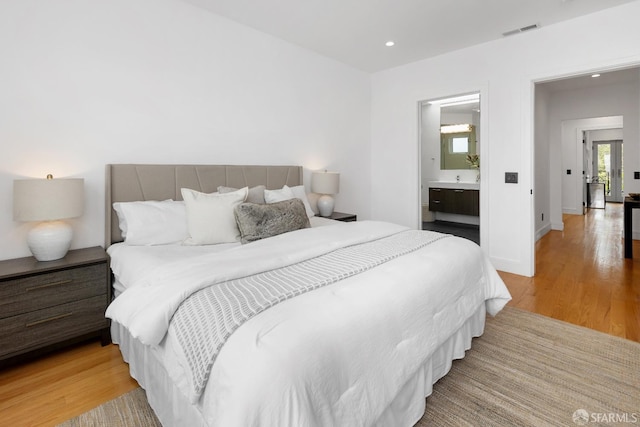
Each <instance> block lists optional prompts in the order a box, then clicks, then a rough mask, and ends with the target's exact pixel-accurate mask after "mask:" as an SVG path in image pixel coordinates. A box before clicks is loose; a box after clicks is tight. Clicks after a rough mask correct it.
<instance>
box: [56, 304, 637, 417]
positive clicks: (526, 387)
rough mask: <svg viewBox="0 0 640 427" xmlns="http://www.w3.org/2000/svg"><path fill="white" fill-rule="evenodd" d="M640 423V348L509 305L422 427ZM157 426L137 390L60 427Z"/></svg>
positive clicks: (460, 365)
mask: <svg viewBox="0 0 640 427" xmlns="http://www.w3.org/2000/svg"><path fill="white" fill-rule="evenodd" d="M465 425H466V426H505V427H507V426H509V427H512V426H575V425H588V426H594V425H603V426H614V425H640V344H639V343H635V342H632V341H628V340H624V339H621V338H617V337H612V336H609V335H606V334H603V333H600V332H595V331H592V330H590V329H586V328H582V327H579V326H574V325H570V324H568V323H565V322H560V321H557V320H553V319H550V318H548V317H543V316H539V315H536V314H532V313H528V312H526V311H522V310H518V309H515V308H510V307H507V308H505V309H504V310H503V311H502V312H501V313H500V314H498V316H497V317H496V318H488V319H487V326H486V329H485V333H484V335H483V336H482V337H480V338H476V339H474V340H473V347H472V349H471V350H469V351H467V354H466V356H465V358H464V359H461V360H457V361H454V362H453V367H452V368H451V371H450V372H449V374H448V375H447V376H445V377H444V378H442V379H441V380H440V381H438V382H437V383H436V384H435V385H434V390H433V394H432V395H431V396H429V398H427V410H426V412H425V415H424V417H423V418H422V419H421V420H420V421H419V422H418V423H417V424H416V427H426V426H456V427H457V426H465ZM77 426H83V427H85V426H109V427H119V426H123V427H124V426H126V427H130V426H131V427H133V426H136V427H157V426H160V423H159V422H158V420H157V419H156V418H155V416H154V415H153V411H152V410H151V408H149V405H148V404H147V401H146V397H145V394H144V391H143V390H142V389H136V390H134V391H132V392H129V393H127V394H125V395H123V396H120V397H118V398H117V399H114V400H112V401H109V402H107V403H105V404H103V405H101V406H99V407H97V408H95V409H93V410H91V411H89V412H87V413H85V414H82V415H80V416H79V417H76V418H73V419H71V420H69V421H67V422H65V423H63V424H60V426H59V427H77Z"/></svg>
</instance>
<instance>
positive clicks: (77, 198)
mask: <svg viewBox="0 0 640 427" xmlns="http://www.w3.org/2000/svg"><path fill="white" fill-rule="evenodd" d="M83 210H84V179H81V178H67V179H53V176H51V175H47V179H17V180H14V181H13V219H14V220H15V221H25V222H26V221H42V222H40V223H39V224H38V225H36V226H35V227H34V228H32V229H31V230H30V231H29V233H28V234H27V244H28V246H29V249H30V250H31V253H32V254H33V256H34V257H35V258H36V259H37V260H38V261H53V260H56V259H60V258H63V257H64V256H65V255H66V254H67V252H68V251H69V247H70V246H71V238H72V237H73V229H72V228H71V226H70V225H69V224H67V223H66V222H64V221H61V220H62V219H65V218H75V217H78V216H80V215H82V213H83Z"/></svg>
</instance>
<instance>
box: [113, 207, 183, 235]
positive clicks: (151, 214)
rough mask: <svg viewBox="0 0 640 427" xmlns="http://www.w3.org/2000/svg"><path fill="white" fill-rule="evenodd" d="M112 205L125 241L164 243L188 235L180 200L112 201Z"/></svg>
mask: <svg viewBox="0 0 640 427" xmlns="http://www.w3.org/2000/svg"><path fill="white" fill-rule="evenodd" d="M113 209H114V210H115V211H116V213H117V214H118V223H119V226H120V231H121V232H122V237H123V238H124V242H125V243H126V244H127V245H132V246H148V245H167V244H170V243H179V242H182V241H183V240H184V239H186V238H187V237H189V232H188V231H187V211H186V209H185V205H184V202H176V201H173V200H164V201H139V202H116V203H114V204H113Z"/></svg>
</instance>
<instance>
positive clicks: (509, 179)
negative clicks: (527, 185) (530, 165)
mask: <svg viewBox="0 0 640 427" xmlns="http://www.w3.org/2000/svg"><path fill="white" fill-rule="evenodd" d="M504 182H505V183H507V184H517V183H518V172H505V173H504Z"/></svg>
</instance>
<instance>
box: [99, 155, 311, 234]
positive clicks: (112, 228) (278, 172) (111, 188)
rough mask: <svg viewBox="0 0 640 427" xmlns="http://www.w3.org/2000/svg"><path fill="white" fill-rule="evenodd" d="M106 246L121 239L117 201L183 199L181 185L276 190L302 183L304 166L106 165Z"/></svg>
mask: <svg viewBox="0 0 640 427" xmlns="http://www.w3.org/2000/svg"><path fill="white" fill-rule="evenodd" d="M105 182H106V187H107V188H106V192H105V194H106V201H105V209H106V217H105V228H106V230H105V247H109V246H110V245H111V244H112V243H116V242H120V241H122V235H121V234H120V228H119V226H118V216H117V215H116V213H115V211H114V210H113V203H115V202H133V201H140V200H166V199H173V200H182V195H181V194H180V189H181V188H183V187H184V188H192V189H194V190H197V191H201V192H203V193H213V192H214V191H217V189H218V186H220V185H224V186H227V187H235V188H242V187H245V186H248V187H254V186H256V185H265V186H266V187H267V189H270V190H275V189H279V188H282V186H284V185H288V186H290V187H293V186H296V185H302V166H257V165H255V166H241V165H131V164H119V165H107V167H106V180H105Z"/></svg>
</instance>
